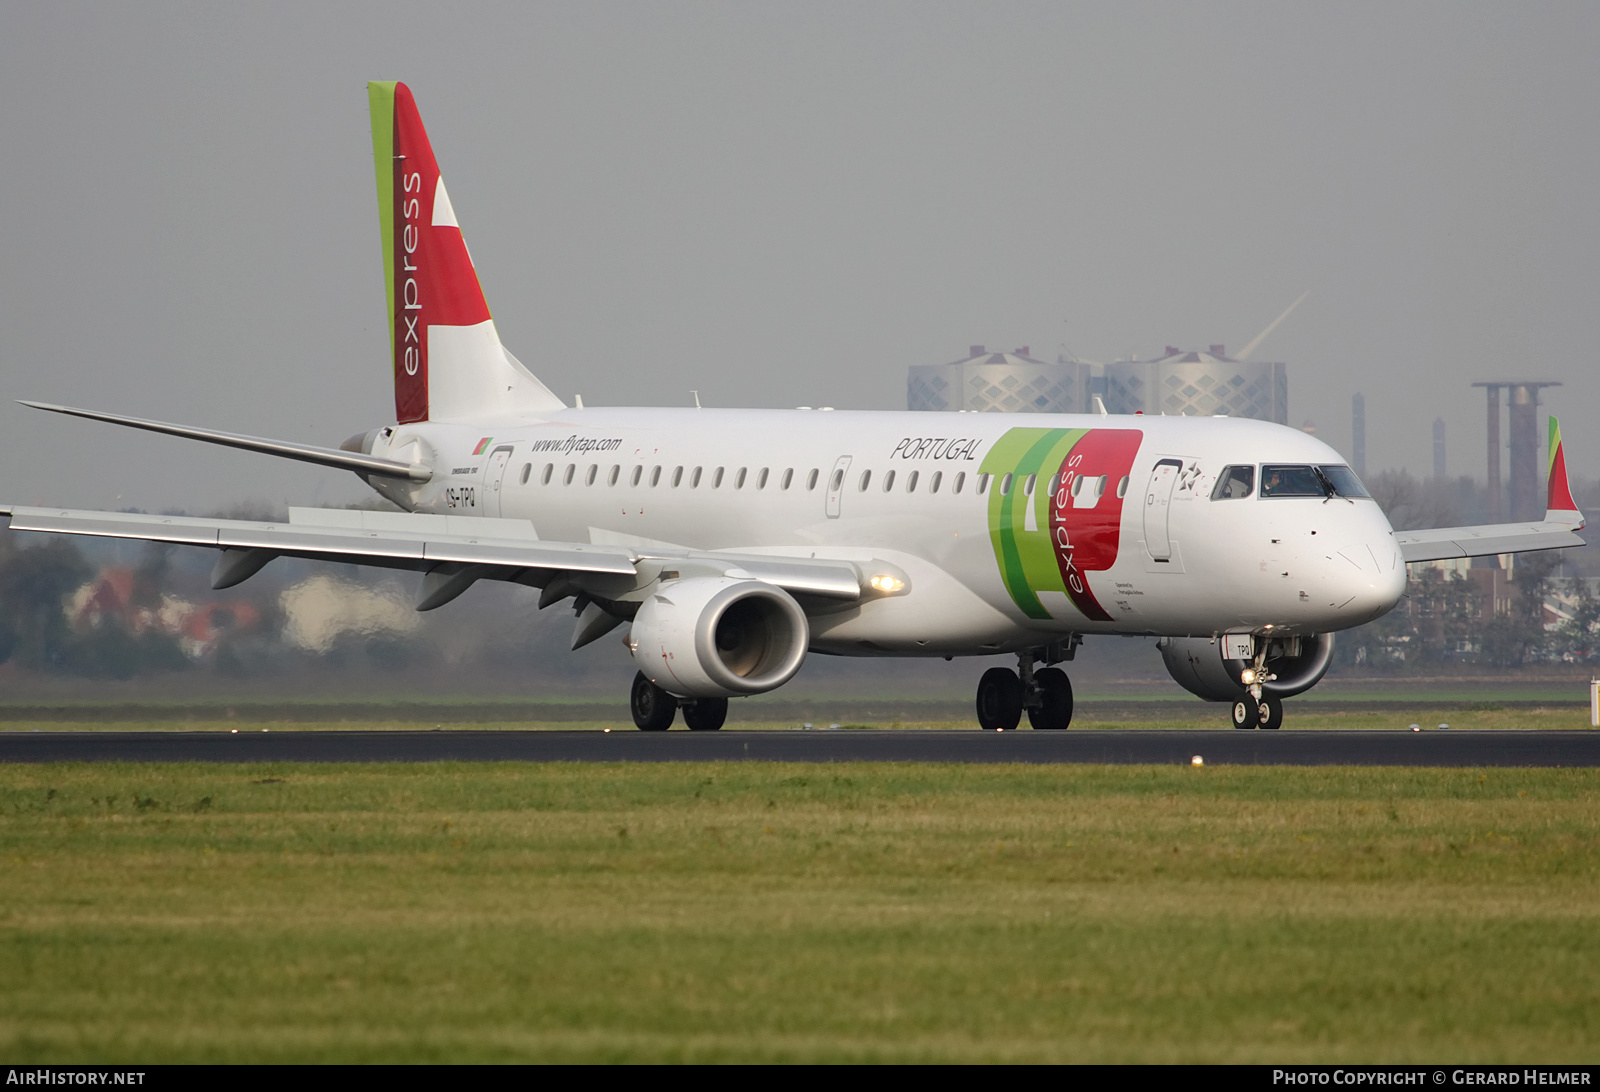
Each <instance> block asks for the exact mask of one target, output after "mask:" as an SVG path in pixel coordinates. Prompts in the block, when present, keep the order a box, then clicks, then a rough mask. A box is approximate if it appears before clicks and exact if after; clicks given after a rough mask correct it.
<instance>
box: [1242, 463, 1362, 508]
mask: <svg viewBox="0 0 1600 1092" xmlns="http://www.w3.org/2000/svg"><path fill="white" fill-rule="evenodd" d="M1229 469H1230V470H1231V469H1233V468H1232V467H1229ZM1220 487H1221V486H1220V483H1219V486H1218V488H1220ZM1261 495H1262V496H1263V497H1321V498H1322V499H1324V500H1327V499H1329V498H1332V497H1345V498H1350V497H1367V496H1370V495H1371V494H1369V493H1368V492H1367V490H1366V487H1365V486H1363V485H1362V484H1361V479H1360V478H1358V477H1356V476H1355V472H1354V471H1352V470H1351V469H1350V468H1349V467H1348V466H1337V465H1334V466H1281V465H1275V464H1272V463H1268V464H1266V465H1264V466H1262V468H1261Z"/></svg>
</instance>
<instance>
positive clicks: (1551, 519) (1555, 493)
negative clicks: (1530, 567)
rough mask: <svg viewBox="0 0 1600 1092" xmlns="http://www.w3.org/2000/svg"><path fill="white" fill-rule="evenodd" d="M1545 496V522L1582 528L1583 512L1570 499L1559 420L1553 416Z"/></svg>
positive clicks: (1570, 491) (1576, 528)
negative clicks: (1547, 491)
mask: <svg viewBox="0 0 1600 1092" xmlns="http://www.w3.org/2000/svg"><path fill="white" fill-rule="evenodd" d="M1547 496H1548V499H1547V500H1546V501H1545V508H1546V509H1547V511H1546V512H1545V514H1544V518H1545V522H1546V523H1561V524H1565V525H1566V526H1568V527H1571V528H1572V529H1574V530H1581V529H1582V528H1583V524H1584V519H1583V513H1582V512H1580V511H1578V504H1577V502H1576V501H1574V500H1573V499H1572V486H1571V485H1569V484H1568V482H1567V455H1566V452H1565V450H1563V448H1562V446H1561V422H1559V421H1557V420H1556V419H1555V417H1554V416H1552V417H1551V418H1550V484H1549V493H1548V495H1547Z"/></svg>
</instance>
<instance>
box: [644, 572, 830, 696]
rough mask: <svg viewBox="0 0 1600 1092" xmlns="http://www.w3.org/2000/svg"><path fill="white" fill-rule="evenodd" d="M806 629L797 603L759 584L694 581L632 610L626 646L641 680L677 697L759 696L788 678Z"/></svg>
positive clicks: (672, 586) (665, 589)
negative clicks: (631, 654) (631, 625)
mask: <svg viewBox="0 0 1600 1092" xmlns="http://www.w3.org/2000/svg"><path fill="white" fill-rule="evenodd" d="M810 640H811V627H810V625H809V623H807V621H806V615H805V611H803V610H801V609H800V604H799V603H796V602H795V601H794V599H793V598H792V597H791V596H790V595H789V594H788V593H787V592H785V591H784V590H782V589H781V588H776V587H773V586H772V585H771V584H767V583H763V582H762V581H760V580H740V579H735V578H733V577H693V578H690V579H687V580H675V581H671V582H668V583H666V584H663V585H662V586H661V587H660V589H659V590H658V591H656V592H655V593H654V594H653V595H651V596H650V597H649V598H648V599H646V600H645V601H644V602H643V603H642V604H640V606H639V613H638V614H636V615H635V616H634V619H633V629H632V631H631V633H630V634H629V637H628V647H629V648H630V649H631V650H632V652H633V662H634V663H635V664H637V665H638V667H639V670H640V671H642V672H643V673H644V676H645V678H647V679H649V680H650V681H651V682H653V683H655V684H656V685H657V686H659V687H661V689H663V690H665V691H667V692H668V693H669V694H676V695H677V696H679V697H682V698H732V697H739V696H741V695H744V694H761V693H764V692H766V691H768V690H773V689H776V688H777V687H780V686H782V685H783V684H784V683H786V682H788V681H789V680H790V679H792V678H794V674H795V672H797V671H799V670H800V665H801V663H803V662H804V661H805V658H806V646H807V644H808V643H809V642H810Z"/></svg>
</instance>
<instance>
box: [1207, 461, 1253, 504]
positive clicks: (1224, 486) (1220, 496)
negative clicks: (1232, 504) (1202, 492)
mask: <svg viewBox="0 0 1600 1092" xmlns="http://www.w3.org/2000/svg"><path fill="white" fill-rule="evenodd" d="M1255 487H1256V468H1255V467H1253V466H1230V467H1225V468H1224V469H1223V471H1222V473H1221V474H1219V475H1217V484H1216V488H1214V489H1212V490H1211V499H1212V500H1238V499H1239V498H1240V497H1248V496H1249V495H1250V494H1251V493H1253V492H1254V491H1255Z"/></svg>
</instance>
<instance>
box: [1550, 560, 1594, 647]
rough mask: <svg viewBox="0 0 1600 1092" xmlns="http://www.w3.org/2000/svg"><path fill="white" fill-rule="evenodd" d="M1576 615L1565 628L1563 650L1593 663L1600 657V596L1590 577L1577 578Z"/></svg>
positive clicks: (1574, 585)
mask: <svg viewBox="0 0 1600 1092" xmlns="http://www.w3.org/2000/svg"><path fill="white" fill-rule="evenodd" d="M1571 587H1572V617H1571V618H1569V619H1567V621H1566V624H1564V625H1563V626H1562V627H1561V633H1560V635H1559V640H1560V642H1561V644H1562V646H1563V647H1562V651H1563V652H1567V653H1570V654H1571V655H1572V657H1573V659H1575V660H1581V661H1582V662H1584V663H1593V662H1594V661H1595V660H1596V659H1600V598H1597V597H1596V596H1595V594H1594V589H1593V588H1592V587H1590V586H1589V581H1588V579H1587V578H1586V577H1582V576H1578V577H1573V578H1572V581H1571Z"/></svg>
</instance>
